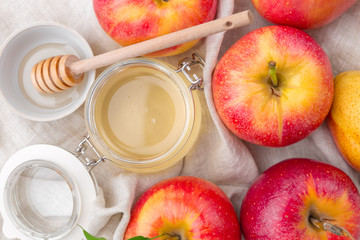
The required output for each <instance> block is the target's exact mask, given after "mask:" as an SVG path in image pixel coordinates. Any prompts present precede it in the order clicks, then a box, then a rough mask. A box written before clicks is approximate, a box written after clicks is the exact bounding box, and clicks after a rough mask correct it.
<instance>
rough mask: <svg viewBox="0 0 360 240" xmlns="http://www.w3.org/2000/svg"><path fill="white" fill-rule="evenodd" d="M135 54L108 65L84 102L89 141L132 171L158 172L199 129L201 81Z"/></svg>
mask: <svg viewBox="0 0 360 240" xmlns="http://www.w3.org/2000/svg"><path fill="white" fill-rule="evenodd" d="M195 64H199V65H203V64H204V62H203V60H202V59H201V58H200V57H199V56H198V55H196V54H195V55H193V58H186V59H184V60H182V61H181V62H180V63H179V66H178V67H177V68H175V67H173V66H171V65H169V64H167V63H165V62H162V61H159V60H155V59H149V58H134V59H128V60H126V61H122V62H120V63H117V64H115V65H113V66H111V67H109V68H107V69H106V70H105V71H104V72H103V73H102V74H101V75H99V77H98V78H97V80H96V83H95V84H94V86H93V88H92V90H91V91H90V93H89V95H88V97H87V100H86V102H85V118H86V126H87V130H88V134H89V138H90V141H91V142H92V144H93V145H94V147H95V148H96V149H97V150H98V151H99V152H100V155H104V158H106V159H108V160H110V161H112V162H114V163H116V164H118V165H119V166H120V167H122V168H124V169H127V170H129V171H133V172H140V173H148V172H154V171H159V170H163V169H165V168H167V167H169V166H171V165H173V164H175V163H176V162H178V161H179V160H180V159H181V158H183V157H184V156H185V154H186V153H187V152H188V151H189V150H190V148H191V147H192V146H193V144H194V142H195V140H196V138H197V135H198V133H199V129H200V123H201V107H200V104H199V98H198V91H193V90H194V89H196V88H199V87H200V85H201V81H202V79H201V78H199V77H197V75H196V74H193V75H191V73H189V71H191V67H192V66H193V65H195Z"/></svg>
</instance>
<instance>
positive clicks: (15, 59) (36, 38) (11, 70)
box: [0, 23, 95, 121]
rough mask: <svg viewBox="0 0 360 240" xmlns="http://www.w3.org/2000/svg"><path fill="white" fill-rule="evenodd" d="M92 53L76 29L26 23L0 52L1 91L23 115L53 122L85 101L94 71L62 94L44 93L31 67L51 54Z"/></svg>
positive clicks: (12, 106) (13, 107)
mask: <svg viewBox="0 0 360 240" xmlns="http://www.w3.org/2000/svg"><path fill="white" fill-rule="evenodd" d="M65 54H73V55H77V56H78V57H79V58H80V59H84V58H89V57H92V56H93V53H92V50H91V48H90V46H89V44H88V43H87V41H86V40H85V39H84V38H83V37H82V36H81V35H80V34H79V33H77V32H75V31H74V30H72V29H69V28H67V27H65V26H62V25H59V24H56V23H43V24H36V25H31V26H27V27H25V28H22V29H20V30H18V31H16V32H15V33H13V34H12V35H11V36H10V37H9V38H8V39H7V40H6V41H5V42H4V44H3V45H2V47H1V51H0V91H1V92H2V95H3V96H4V97H5V100H6V102H7V103H8V105H9V106H10V107H11V108H12V109H14V110H15V112H16V113H18V114H19V115H20V116H22V117H24V118H27V119H30V120H34V121H52V120H57V119H60V118H63V117H65V116H67V115H69V114H70V113H72V112H74V111H75V110H76V109H77V108H78V107H80V106H81V104H82V103H83V102H84V101H85V99H86V96H87V93H88V91H89V89H90V87H91V85H92V83H93V82H94V79H95V71H89V72H87V73H86V74H85V77H84V80H83V81H82V82H81V83H80V84H79V85H78V86H76V87H73V88H71V89H69V90H66V91H64V92H61V93H53V94H41V93H39V92H37V90H36V89H35V88H34V87H33V85H32V83H31V80H30V73H31V69H32V67H33V66H34V65H35V64H36V63H37V62H39V61H41V60H43V59H46V58H49V57H51V56H57V55H65Z"/></svg>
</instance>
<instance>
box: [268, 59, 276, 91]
mask: <svg viewBox="0 0 360 240" xmlns="http://www.w3.org/2000/svg"><path fill="white" fill-rule="evenodd" d="M268 66H269V68H270V69H269V76H270V79H271V82H272V84H273V86H274V87H277V86H278V85H279V82H278V79H277V76H276V62H275V61H273V60H271V61H270V62H269V63H268Z"/></svg>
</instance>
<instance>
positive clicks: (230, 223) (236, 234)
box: [124, 176, 241, 240]
mask: <svg viewBox="0 0 360 240" xmlns="http://www.w3.org/2000/svg"><path fill="white" fill-rule="evenodd" d="M162 234H166V235H167V236H166V238H165V236H164V238H161V239H174V240H175V239H177V240H192V239H193V240H195V239H196V240H201V239H203V240H215V239H217V240H220V239H221V240H236V239H238V240H240V239H241V232H240V224H239V221H238V218H237V215H236V213H235V210H234V208H233V206H232V204H231V202H230V200H229V199H228V198H227V196H226V195H225V193H224V192H223V191H222V190H221V189H220V188H219V187H218V186H216V185H215V184H213V183H211V182H209V181H207V180H204V179H201V178H196V177H187V176H181V177H175V178H170V179H167V180H164V181H161V182H159V183H157V184H155V185H154V186H153V187H151V188H150V189H149V190H147V191H146V192H145V193H144V194H143V195H142V196H141V197H140V198H139V200H138V201H137V202H136V203H135V205H134V206H133V209H132V212H131V218H130V222H129V224H128V227H127V229H126V231H125V238H124V239H129V238H131V237H134V236H145V237H148V238H151V237H155V236H159V235H162ZM170 237H172V238H170Z"/></svg>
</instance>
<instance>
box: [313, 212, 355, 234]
mask: <svg viewBox="0 0 360 240" xmlns="http://www.w3.org/2000/svg"><path fill="white" fill-rule="evenodd" d="M309 221H310V223H311V224H312V225H313V226H314V227H315V228H316V229H318V230H323V231H327V232H331V233H333V234H335V235H337V236H343V237H349V238H350V239H352V240H355V238H353V237H352V236H351V234H350V233H349V232H348V231H347V230H346V229H345V228H343V227H340V226H338V225H334V224H331V223H330V221H331V220H328V219H321V220H319V219H318V218H316V217H313V216H310V217H309Z"/></svg>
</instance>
